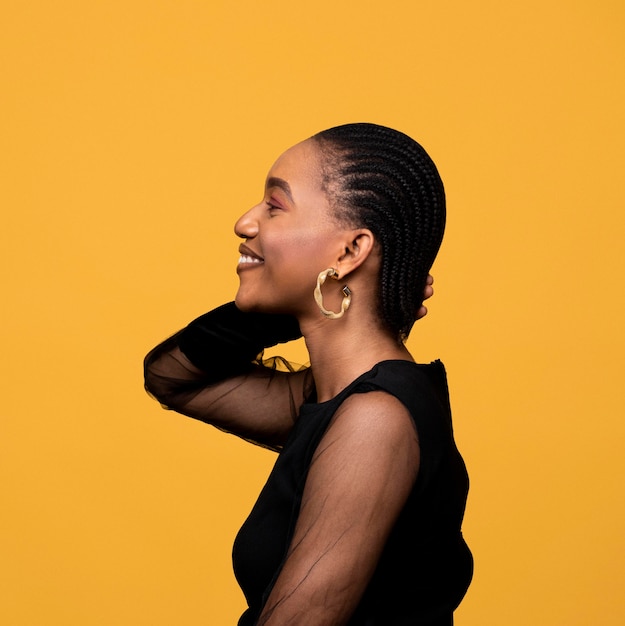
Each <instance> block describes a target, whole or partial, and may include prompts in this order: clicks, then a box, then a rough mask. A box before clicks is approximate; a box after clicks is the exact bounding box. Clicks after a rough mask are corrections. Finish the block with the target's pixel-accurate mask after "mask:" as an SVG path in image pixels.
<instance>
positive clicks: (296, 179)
mask: <svg viewBox="0 0 625 626" xmlns="http://www.w3.org/2000/svg"><path fill="white" fill-rule="evenodd" d="M321 172H322V169H321V159H320V152H319V148H318V147H317V146H316V144H315V143H314V142H313V141H311V140H310V139H307V140H305V141H302V142H301V143H297V144H295V145H294V146H293V147H291V148H289V149H288V150H286V151H285V152H283V153H282V154H281V155H280V156H279V157H278V159H277V160H276V162H275V163H274V164H273V165H272V167H271V169H270V170H269V173H268V174H267V179H269V178H282V179H284V180H286V181H287V182H288V183H289V184H290V185H291V186H298V185H305V186H307V187H316V188H318V189H321Z"/></svg>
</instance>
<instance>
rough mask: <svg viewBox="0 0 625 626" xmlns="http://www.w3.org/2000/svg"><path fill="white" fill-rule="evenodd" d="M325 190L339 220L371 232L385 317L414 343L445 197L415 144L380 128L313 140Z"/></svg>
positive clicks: (341, 129) (362, 127) (358, 127)
mask: <svg viewBox="0 0 625 626" xmlns="http://www.w3.org/2000/svg"><path fill="white" fill-rule="evenodd" d="M313 140H315V141H316V142H317V143H318V145H319V147H320V148H321V153H322V167H323V184H324V189H325V191H326V192H327V193H328V195H329V197H330V200H331V202H332V205H333V208H334V209H335V211H336V212H337V216H338V217H339V219H341V220H344V221H345V222H347V223H349V224H350V225H351V226H353V227H355V228H368V229H370V230H371V232H372V233H373V234H374V236H375V237H376V240H377V241H378V243H379V244H380V246H381V250H382V263H381V268H380V289H379V309H380V314H381V316H382V319H383V320H384V322H385V324H386V325H387V326H388V327H389V328H390V329H391V330H392V331H393V332H394V333H396V334H397V336H398V338H400V339H401V340H402V341H403V340H405V339H406V338H407V337H408V334H409V333H410V330H411V328H412V326H413V324H414V322H415V319H416V316H417V311H418V310H419V308H420V307H421V305H422V303H423V290H424V289H425V283H426V280H427V275H428V272H429V271H430V268H431V267H432V263H434V259H435V258H436V254H437V253H438V249H439V248H440V245H441V242H442V239H443V232H444V230H445V190H444V188H443V183H442V181H441V178H440V176H439V174H438V170H437V169H436V166H435V165H434V163H433V161H432V159H431V158H430V157H429V155H428V154H427V152H426V151H425V150H424V149H423V147H422V146H421V145H419V144H418V143H417V142H416V141H414V140H413V139H411V138H410V137H408V136H407V135H405V134H404V133H401V132H399V131H396V130H393V129H391V128H387V127H385V126H378V125H377V124H367V123H358V124H345V125H343V126H336V127H335V128H330V129H328V130H324V131H322V132H320V133H318V134H316V135H314V136H313Z"/></svg>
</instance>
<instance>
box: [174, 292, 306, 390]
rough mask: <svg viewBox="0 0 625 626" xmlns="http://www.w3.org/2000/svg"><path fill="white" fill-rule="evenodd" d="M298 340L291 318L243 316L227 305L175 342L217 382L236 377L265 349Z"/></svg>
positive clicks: (192, 325)
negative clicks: (235, 375)
mask: <svg viewBox="0 0 625 626" xmlns="http://www.w3.org/2000/svg"><path fill="white" fill-rule="evenodd" d="M301 336H302V333H301V332H300V329H299V325H298V323H297V320H296V319H295V318H294V317H292V316H290V315H272V314H265V313H244V312H243V311H240V310H239V309H238V308H237V307H236V306H235V304H234V302H229V303H228V304H224V305H222V306H220V307H218V308H216V309H213V310H212V311H210V312H208V313H205V314H204V315H201V316H200V317H198V318H197V319H195V320H193V321H192V322H191V323H190V324H189V325H188V326H187V327H186V328H185V329H184V330H182V332H181V333H180V334H179V335H178V337H177V342H178V347H179V348H180V350H182V352H183V353H184V354H185V356H186V357H187V358H188V359H189V361H191V363H193V365H195V366H196V367H198V368H199V369H201V370H202V371H203V372H204V373H205V374H206V375H207V377H211V378H213V379H214V381H218V380H224V379H226V378H229V377H230V376H232V375H234V374H239V373H240V372H241V371H243V370H244V369H245V367H247V366H249V365H250V363H251V362H252V361H253V360H254V359H255V358H256V357H257V356H258V355H259V354H260V353H261V352H262V351H263V350H264V348H269V347H271V346H274V345H276V344H278V343H285V342H287V341H291V340H293V339H298V338H299V337H301ZM211 374H212V376H210V375H211Z"/></svg>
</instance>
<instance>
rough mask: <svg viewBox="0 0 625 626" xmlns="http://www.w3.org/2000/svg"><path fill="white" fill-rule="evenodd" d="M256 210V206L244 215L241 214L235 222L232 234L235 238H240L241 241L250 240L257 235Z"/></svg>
mask: <svg viewBox="0 0 625 626" xmlns="http://www.w3.org/2000/svg"><path fill="white" fill-rule="evenodd" d="M256 209H258V205H257V206H255V207H252V208H251V209H250V210H249V211H247V212H246V213H243V215H241V217H240V218H239V219H238V220H237V221H236V223H235V225H234V232H235V234H236V236H237V237H241V239H252V238H253V237H256V235H258V217H257V214H256V213H257V211H256Z"/></svg>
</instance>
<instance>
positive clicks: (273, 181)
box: [265, 176, 293, 202]
mask: <svg viewBox="0 0 625 626" xmlns="http://www.w3.org/2000/svg"><path fill="white" fill-rule="evenodd" d="M265 187H266V188H267V189H271V188H272V187H278V189H282V191H284V193H285V194H286V195H287V197H288V198H289V200H290V201H291V202H293V194H292V193H291V186H290V185H289V183H287V182H286V180H284V179H283V178H277V177H276V176H270V177H269V178H268V179H267V183H266V185H265Z"/></svg>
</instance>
